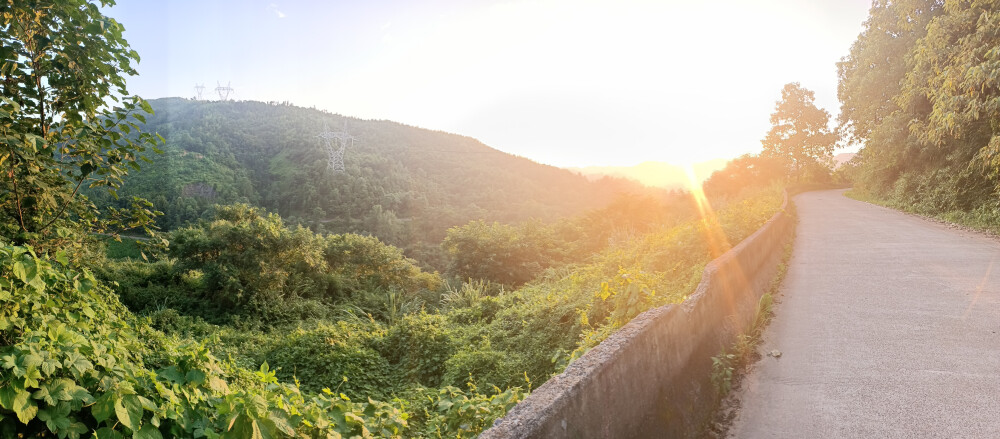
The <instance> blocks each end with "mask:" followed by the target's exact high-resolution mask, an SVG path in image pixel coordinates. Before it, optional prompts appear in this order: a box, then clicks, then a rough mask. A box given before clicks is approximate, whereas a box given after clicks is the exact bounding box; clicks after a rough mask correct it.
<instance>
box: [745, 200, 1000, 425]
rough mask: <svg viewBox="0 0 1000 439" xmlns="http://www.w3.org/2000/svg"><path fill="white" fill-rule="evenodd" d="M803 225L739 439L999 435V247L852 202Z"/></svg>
mask: <svg viewBox="0 0 1000 439" xmlns="http://www.w3.org/2000/svg"><path fill="white" fill-rule="evenodd" d="M795 203H796V206H797V209H798V213H799V225H798V229H797V236H796V240H795V248H794V250H793V253H792V258H791V260H790V261H789V266H788V273H787V276H786V277H785V281H784V283H783V285H782V289H781V296H780V297H779V300H780V301H781V303H780V304H778V305H777V306H776V307H775V312H776V316H775V318H774V320H773V321H772V322H771V325H770V327H769V328H768V329H767V331H766V332H765V336H764V342H763V343H762V345H761V347H760V351H761V352H762V353H764V354H770V353H771V352H772V351H779V352H780V356H777V357H775V356H771V355H765V356H764V357H763V358H762V359H761V360H760V361H759V362H758V363H757V364H756V365H755V366H754V368H753V370H752V371H751V372H750V373H749V374H748V375H747V376H746V378H745V380H744V383H743V386H742V389H741V390H740V393H739V398H740V402H741V409H740V411H739V414H738V415H737V418H736V420H735V421H734V422H733V425H732V427H731V428H730V430H729V436H730V437H734V438H997V437H1000V334H998V333H1000V241H997V240H996V239H994V238H990V237H986V236H983V235H980V234H976V233H972V232H966V231H962V230H958V229H955V228H951V227H948V226H946V225H942V224H938V223H934V222H931V221H928V220H925V219H921V218H918V217H915V216H911V215H907V214H903V213H899V212H896V211H893V210H889V209H885V208H882V207H878V206H873V205H870V204H867V203H862V202H859V201H854V200H851V199H849V198H847V197H844V196H843V191H822V192H810V193H805V194H801V195H799V196H797V197H796V198H795Z"/></svg>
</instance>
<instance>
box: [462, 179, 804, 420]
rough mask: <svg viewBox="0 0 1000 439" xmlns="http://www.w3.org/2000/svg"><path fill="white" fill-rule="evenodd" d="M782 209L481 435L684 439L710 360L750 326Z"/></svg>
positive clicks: (785, 220)
mask: <svg viewBox="0 0 1000 439" xmlns="http://www.w3.org/2000/svg"><path fill="white" fill-rule="evenodd" d="M788 202H789V201H788V197H787V195H786V197H785V202H784V204H782V206H781V210H780V211H779V212H778V213H777V214H776V215H774V217H772V218H771V219H770V220H769V221H768V222H767V223H766V224H765V225H764V226H763V227H762V228H761V229H760V230H758V231H757V232H756V233H754V234H753V235H751V236H750V237H748V238H747V239H745V240H743V242H741V243H740V244H738V245H737V246H736V247H734V248H733V249H731V250H730V251H728V252H726V253H725V254H723V255H722V256H720V257H719V258H717V259H715V260H714V261H712V262H711V263H709V264H708V265H707V266H706V267H705V272H704V274H703V276H702V280H701V283H700V284H699V285H698V288H697V290H696V291H695V293H694V294H693V295H692V296H691V297H690V298H688V300H686V301H685V302H684V303H682V304H679V305H667V306H664V307H660V308H656V309H652V310H649V311H646V312H645V313H643V314H641V315H639V316H638V317H636V318H635V319H633V320H632V321H631V322H629V323H628V324H627V325H625V326H624V327H623V328H621V329H620V330H619V331H617V332H615V333H614V334H612V335H611V336H610V337H608V338H607V339H606V340H604V342H602V343H601V344H600V345H598V346H597V347H595V348H593V349H591V350H590V351H589V352H587V353H586V354H584V355H583V356H582V357H580V358H579V359H577V360H576V361H574V362H573V363H571V364H570V365H569V367H567V368H566V370H565V371H564V372H563V373H562V374H560V375H558V376H556V377H554V378H552V379H550V380H549V381H547V382H545V384H543V385H542V386H541V387H539V388H538V389H536V390H535V391H534V392H532V393H531V395H529V396H528V397H527V398H526V399H525V400H524V401H522V402H521V403H520V404H518V405H517V406H515V407H514V408H513V409H512V410H511V411H510V412H509V413H507V416H505V417H504V418H502V419H499V420H497V422H495V423H494V425H493V427H492V428H490V429H489V430H486V431H485V432H483V434H482V435H481V436H480V438H483V439H497V438H612V437H614V438H619V437H620V438H629V437H657V438H659V437H693V436H694V435H696V434H697V433H698V431H699V429H700V427H701V426H702V424H703V423H704V422H705V420H706V418H707V417H708V416H709V415H710V414H711V410H712V408H713V406H714V402H715V391H714V388H713V387H712V384H711V373H710V371H711V370H712V360H711V359H712V357H713V356H716V355H718V354H719V352H720V350H721V349H722V348H723V347H728V346H730V345H731V344H732V343H733V341H734V340H735V337H736V335H737V334H740V333H742V332H744V330H745V329H746V328H747V327H748V326H749V324H750V323H751V322H752V321H753V319H754V316H755V313H756V308H757V302H758V300H759V298H760V296H762V295H763V294H764V293H765V292H766V290H767V288H768V286H769V285H770V283H771V281H772V279H773V278H774V276H775V275H776V274H777V268H778V263H779V262H780V260H781V257H782V254H783V250H784V247H785V244H786V243H787V242H788V240H789V239H790V238H791V236H792V233H793V228H794V226H795V224H794V219H793V218H792V217H791V216H790V215H789V214H787V213H786V212H785V210H786V207H787V205H788Z"/></svg>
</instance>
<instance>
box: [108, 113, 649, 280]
mask: <svg viewBox="0 0 1000 439" xmlns="http://www.w3.org/2000/svg"><path fill="white" fill-rule="evenodd" d="M149 103H150V106H151V107H152V109H153V110H154V111H155V114H154V115H152V116H149V117H147V118H146V123H145V124H143V125H142V126H141V128H142V129H143V130H144V131H148V132H156V133H158V134H160V135H161V136H163V138H164V139H166V143H165V144H164V145H163V146H162V149H163V150H164V154H162V155H153V156H151V159H152V161H153V163H152V164H149V165H146V166H144V168H143V172H141V173H133V174H132V175H130V176H129V177H128V178H127V179H126V180H125V182H124V185H123V186H122V188H121V189H120V190H119V191H118V192H119V196H120V200H121V201H115V200H114V199H113V198H111V197H109V196H108V195H106V194H105V193H103V192H92V193H89V195H90V196H91V198H92V199H93V200H94V201H96V202H97V204H99V205H112V206H116V207H124V205H125V203H126V202H127V200H130V199H131V197H132V196H138V197H142V198H145V199H148V200H150V201H152V202H153V204H154V205H155V206H156V208H157V209H159V210H160V211H162V212H163V213H164V215H163V217H162V218H160V219H159V221H158V224H159V225H160V227H163V228H165V229H168V230H172V229H175V228H178V227H183V226H184V225H188V224H193V223H194V222H197V220H199V219H206V218H209V217H211V216H212V209H211V208H212V206H213V205H216V204H230V203H237V202H238V203H247V204H250V205H254V206H259V207H264V208H266V209H267V210H269V211H271V212H275V213H278V214H280V215H281V216H282V218H285V220H286V221H288V222H290V223H292V224H302V225H304V226H307V227H309V228H310V229H312V230H313V231H316V232H328V233H361V234H371V235H374V236H377V237H378V238H379V239H381V240H382V241H383V242H386V243H389V244H392V245H395V246H397V247H400V248H403V249H404V251H405V252H406V253H407V254H408V255H410V256H413V257H415V258H417V259H418V260H419V261H421V263H423V264H425V265H427V266H434V267H435V268H443V255H442V254H441V252H440V250H439V247H438V244H439V243H440V242H441V240H442V239H443V238H444V235H445V231H446V230H447V229H448V228H449V227H453V226H457V225H461V224H465V223H467V222H469V221H470V220H475V219H485V220H487V221H501V222H513V221H522V220H527V219H530V218H536V219H540V220H555V219H557V218H562V217H565V216H569V215H574V214H579V213H582V212H584V211H587V210H590V209H595V208H599V207H602V206H604V205H606V204H608V203H609V202H611V201H612V200H614V199H615V197H617V196H618V195H619V194H620V193H623V192H634V193H656V191H653V190H649V189H643V188H642V187H641V186H638V185H636V184H634V183H630V182H628V181H626V180H621V179H610V178H605V179H602V180H598V181H594V182H591V181H589V180H587V179H586V178H584V177H582V176H579V175H576V174H573V173H571V172H569V171H566V170H563V169H559V168H555V167H552V166H545V165H540V164H538V163H534V162H531V161H530V160H527V159H524V158H521V157H516V156H512V155H510V154H507V153H504V152H500V151H497V150H495V149H492V148H489V147H487V146H486V145H483V144H482V143H480V142H478V141H476V140H474V139H471V138H468V137H463V136H458V135H454V134H448V133H442V132H436V131H429V130H424V129H419V128H415V127H410V126H406V125H401V124H398V123H395V122H388V121H366V120H358V119H352V118H347V117H343V116H339V115H334V114H329V113H324V112H321V111H318V110H312V109H305V108H299V107H294V106H291V105H287V104H275V103H271V104H266V103H262V102H199V101H192V100H186V99H180V98H170V99H156V100H152V101H150V102H149ZM325 127H332V128H330V129H334V130H342V131H345V132H348V133H349V134H351V135H352V136H354V137H355V141H354V142H353V144H351V145H350V146H348V148H347V150H346V152H345V159H344V163H345V168H346V170H345V172H339V173H335V172H333V171H331V170H330V169H328V167H327V160H326V157H327V155H326V152H325V150H324V147H323V142H322V140H321V139H319V138H318V137H317V135H318V134H319V133H320V132H322V131H323V130H325V129H327V128H325Z"/></svg>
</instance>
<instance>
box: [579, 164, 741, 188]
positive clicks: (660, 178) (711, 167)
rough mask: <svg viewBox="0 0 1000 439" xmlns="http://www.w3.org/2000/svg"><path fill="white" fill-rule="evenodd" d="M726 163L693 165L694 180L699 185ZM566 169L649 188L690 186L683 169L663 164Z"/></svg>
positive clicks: (685, 171) (592, 176)
mask: <svg viewBox="0 0 1000 439" xmlns="http://www.w3.org/2000/svg"><path fill="white" fill-rule="evenodd" d="M727 162H728V160H725V159H714V160H709V161H707V162H701V163H697V164H695V165H694V166H692V168H693V170H694V174H695V178H696V180H697V181H698V182H699V183H700V182H702V181H704V180H705V179H707V178H708V177H709V176H711V175H712V173H713V172H715V171H718V170H719V169H722V168H724V167H726V163H727ZM568 169H569V170H571V171H574V172H578V173H580V174H583V175H585V176H588V177H590V178H601V177H604V176H610V177H621V178H627V179H630V180H634V181H636V182H639V183H642V184H644V185H646V186H649V187H658V188H664V189H688V188H689V187H690V186H691V180H690V178H689V177H688V174H687V170H686V169H685V168H683V167H681V166H676V165H671V164H669V163H664V162H643V163H640V164H638V165H635V166H588V167H585V168H568Z"/></svg>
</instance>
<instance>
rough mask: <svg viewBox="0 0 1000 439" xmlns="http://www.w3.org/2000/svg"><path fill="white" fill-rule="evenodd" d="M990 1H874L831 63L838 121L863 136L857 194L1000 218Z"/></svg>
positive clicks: (854, 169)
mask: <svg viewBox="0 0 1000 439" xmlns="http://www.w3.org/2000/svg"><path fill="white" fill-rule="evenodd" d="M998 8H1000V2H996V1H940V0H906V1H893V2H888V1H876V2H874V4H873V6H872V9H871V13H870V16H869V18H868V20H867V21H866V22H865V28H864V31H863V32H862V33H861V35H860V36H859V37H858V39H857V41H856V42H855V43H854V45H853V46H852V47H851V52H850V54H849V55H848V56H847V57H845V58H844V59H843V60H841V62H840V63H839V64H838V71H839V75H840V88H839V95H840V100H841V103H842V107H841V115H840V123H841V124H842V126H843V127H844V129H845V131H846V132H847V133H849V134H850V135H851V136H852V139H853V140H854V141H856V142H859V143H862V144H863V145H864V147H863V148H862V149H861V151H860V153H859V155H858V156H857V157H856V159H855V161H853V162H852V163H850V166H849V167H848V168H847V169H846V172H847V173H848V174H849V175H850V176H851V177H852V178H853V179H854V180H855V183H856V184H855V187H856V188H857V192H858V193H859V195H860V196H864V197H869V198H871V199H874V200H876V201H881V202H885V203H888V204H891V205H893V206H896V207H901V208H905V209H908V210H912V211H916V212H920V213H925V214H946V215H948V216H950V217H951V218H952V219H957V220H962V221H966V222H971V223H975V224H980V225H989V224H998V223H1000V216H998V214H997V212H998V210H997V207H998V206H997V202H996V200H997V190H998V184H1000V180H998V178H997V177H998V170H1000V160H998V157H1000V155H998V153H1000V136H998V134H1000V131H998V130H1000V125H998V124H997V121H998V120H1000V106H998V105H997V103H998V99H1000V84H998V82H997V81H998V78H997V72H998V71H1000V68H998V65H1000V64H998V63H1000V52H998V51H997V45H998V41H1000V40H998V39H997V36H996V35H997V31H998V29H1000V16H998V15H997V14H996V11H997V10H998Z"/></svg>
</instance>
